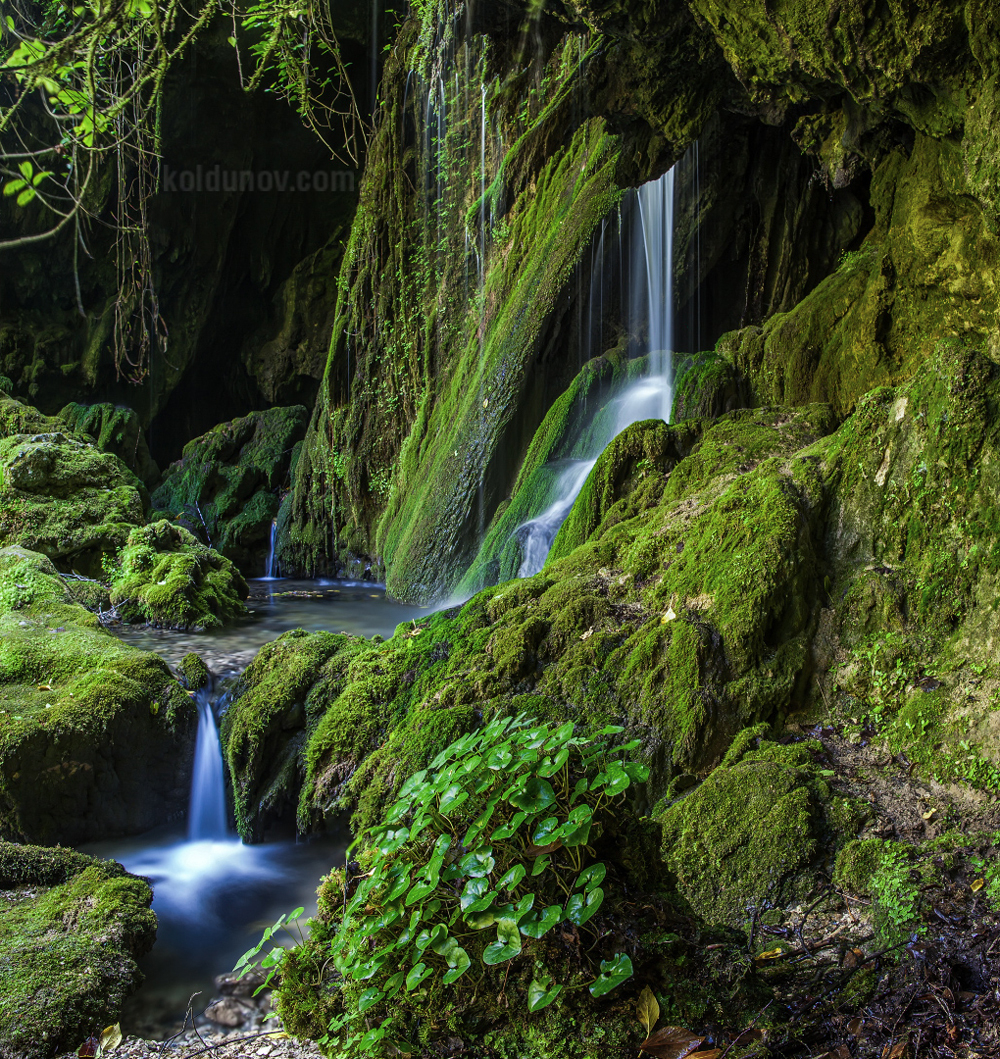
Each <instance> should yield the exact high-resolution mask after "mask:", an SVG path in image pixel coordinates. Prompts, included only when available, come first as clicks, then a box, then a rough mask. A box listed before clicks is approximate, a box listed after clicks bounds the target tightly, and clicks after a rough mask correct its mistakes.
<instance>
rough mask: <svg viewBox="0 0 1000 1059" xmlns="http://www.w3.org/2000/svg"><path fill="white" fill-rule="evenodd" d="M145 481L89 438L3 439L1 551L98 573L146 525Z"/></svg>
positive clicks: (37, 436) (19, 436) (0, 451)
mask: <svg viewBox="0 0 1000 1059" xmlns="http://www.w3.org/2000/svg"><path fill="white" fill-rule="evenodd" d="M144 493H145V490H144V489H143V487H142V485H141V483H140V482H139V481H138V479H136V477H135V475H133V474H132V472H131V471H129V470H128V469H127V468H126V467H125V465H124V464H123V463H122V462H121V460H119V459H118V457H117V456H114V455H113V454H111V453H105V452H101V451H100V450H99V449H98V448H97V447H96V445H94V444H93V442H92V440H91V439H90V438H89V437H86V436H77V435H67V434H63V433H51V434H33V435H25V434H15V435H12V436H9V437H7V438H3V439H0V545H4V544H21V545H24V546H25V547H26V548H30V549H32V550H33V551H38V552H41V553H42V554H44V555H47V556H49V558H51V559H52V560H54V561H55V562H56V563H57V564H58V565H60V566H62V567H63V568H64V569H70V568H76V569H78V570H79V571H80V572H81V573H99V572H100V569H101V565H100V564H101V558H102V556H103V554H104V553H105V552H107V551H114V550H115V549H117V548H119V547H121V546H122V545H123V544H124V543H125V539H126V537H127V536H128V534H129V532H130V531H131V530H132V529H133V527H135V526H137V525H140V524H141V523H143V522H144V521H145V514H144V513H145V507H144Z"/></svg>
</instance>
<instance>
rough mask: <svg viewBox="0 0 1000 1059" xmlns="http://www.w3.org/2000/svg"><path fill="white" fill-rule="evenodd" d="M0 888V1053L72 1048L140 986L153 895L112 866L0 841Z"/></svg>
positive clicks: (35, 1056) (37, 1055)
mask: <svg viewBox="0 0 1000 1059" xmlns="http://www.w3.org/2000/svg"><path fill="white" fill-rule="evenodd" d="M0 891H3V893H2V896H0V912H2V914H0V1052H3V1053H4V1054H9V1055H18V1056H24V1057H25V1059H48V1057H50V1056H52V1055H56V1054H59V1053H62V1052H64V1051H68V1050H74V1049H75V1048H76V1047H77V1046H78V1045H79V1044H80V1043H81V1042H82V1041H83V1040H84V1039H86V1038H87V1037H88V1036H90V1035H91V1034H92V1033H94V1032H98V1033H99V1032H100V1030H101V1029H102V1028H103V1027H104V1026H106V1025H108V1024H109V1023H113V1022H115V1021H116V1020H117V1018H118V1015H119V1012H120V1010H121V1006H122V1003H123V1002H124V1000H125V999H126V997H127V996H128V995H129V994H130V993H132V992H133V991H134V990H135V989H136V988H137V987H138V985H139V983H140V982H141V981H142V974H141V973H140V971H139V969H138V967H137V965H136V963H135V958H136V957H138V956H142V955H144V954H145V953H146V952H147V951H148V950H149V949H150V948H151V946H152V944H153V939H154V937H155V934H156V917H155V916H154V915H153V913H152V912H151V911H150V910H149V906H150V902H151V901H152V897H153V894H152V890H151V889H150V887H149V885H148V883H147V882H146V881H145V880H142V879H138V878H136V877H135V876H131V875H127V874H126V873H125V871H124V869H122V867H121V865H119V864H116V863H115V862H114V861H96V860H94V859H93V858H91V857H85V856H83V855H82V854H78V853H73V852H72V851H69V850H62V849H59V850H52V849H44V848H42V847H39V846H18V845H13V844H11V843H7V842H0Z"/></svg>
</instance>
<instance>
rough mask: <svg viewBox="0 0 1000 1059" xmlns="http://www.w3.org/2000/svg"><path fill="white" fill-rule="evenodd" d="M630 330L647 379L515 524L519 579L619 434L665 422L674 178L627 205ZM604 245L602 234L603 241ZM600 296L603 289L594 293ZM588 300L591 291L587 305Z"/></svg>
mask: <svg viewBox="0 0 1000 1059" xmlns="http://www.w3.org/2000/svg"><path fill="white" fill-rule="evenodd" d="M632 207H633V209H632V217H633V236H632V252H633V260H632V269H631V277H630V286H631V299H632V304H631V306H630V315H631V319H630V325H631V327H632V330H633V333H638V332H644V333H645V337H646V342H645V345H646V350H647V352H648V355H649V360H648V366H647V370H646V373H645V374H644V375H643V376H642V377H641V378H639V379H637V380H636V381H635V382H633V383H632V384H631V385H630V386H628V387H626V388H625V389H624V390H623V391H622V392H621V393H619V394H618V395H617V396H616V397H614V398H613V399H612V400H610V401H609V402H608V403H607V404H606V405H605V406H604V407H603V408H601V409H599V410H598V411H597V412H596V413H595V415H594V418H593V420H592V422H591V424H590V426H589V429H588V431H587V437H586V443H585V446H584V447H585V448H586V453H585V454H584V455H583V456H582V458H580V459H573V460H566V461H564V462H565V466H563V467H562V469H561V470H560V471H559V473H558V476H557V478H556V481H555V484H554V486H553V489H552V493H551V494H550V495H551V497H552V500H551V503H550V504H549V507H548V508H546V509H545V511H543V512H542V513H541V514H540V515H538V516H536V517H535V518H533V519H530V520H528V521H527V522H524V523H522V524H521V525H520V526H519V527H518V529H517V531H516V532H517V534H518V537H519V539H520V543H521V556H522V559H521V566H520V569H519V570H518V572H517V573H518V577H531V576H532V575H534V574H537V573H538V572H539V571H540V570H541V569H542V567H543V566H544V565H545V560H546V558H547V557H548V554H549V550H550V549H551V547H552V542H553V541H554V540H555V536H556V534H557V533H558V532H559V527H560V526H561V525H562V524H563V522H564V521H565V519H566V516H567V515H568V514H569V512H570V508H572V506H573V503H574V501H575V500H576V498H577V497H578V496H579V495H580V491H581V490H582V489H583V486H584V484H585V483H586V481H587V477H588V475H589V474H590V472H591V470H592V469H593V467H594V464H596V463H597V460H598V458H599V456H600V455H601V453H602V452H603V451H604V450H605V449H606V448H607V446H608V445H609V444H610V443H611V441H612V440H613V439H614V438H615V437H616V436H617V435H618V434H620V433H621V432H622V431H623V430H624V429H625V428H626V427H628V426H631V425H632V424H633V423H638V422H639V421H640V420H643V419H662V420H664V421H665V422H667V423H669V422H670V410H671V407H672V405H673V357H672V352H671V350H672V345H673V326H674V320H673V317H674V312H673V249H674V170H673V169H671V170H670V171H669V172H666V173H664V174H663V176H661V177H660V178H659V180H652V181H650V182H649V183H648V184H644V185H643V186H642V187H641V188H639V189H638V191H636V193H635V198H634V202H633V203H632ZM602 240H603V233H602ZM601 290H603V286H601ZM593 296H594V288H593V284H592V285H591V299H593Z"/></svg>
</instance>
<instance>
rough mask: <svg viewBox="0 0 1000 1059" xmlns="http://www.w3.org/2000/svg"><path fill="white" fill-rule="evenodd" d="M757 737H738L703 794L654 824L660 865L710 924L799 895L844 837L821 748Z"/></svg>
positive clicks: (744, 917)
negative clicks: (819, 759) (832, 809)
mask: <svg viewBox="0 0 1000 1059" xmlns="http://www.w3.org/2000/svg"><path fill="white" fill-rule="evenodd" d="M761 732H762V729H759V728H758V729H755V730H753V729H752V730H749V731H748V732H746V733H743V734H742V735H741V736H740V737H739V738H738V739H737V740H736V741H735V742H734V744H733V746H732V748H731V749H730V751H729V753H728V754H727V755H726V757H725V759H724V760H723V762H722V764H721V765H719V767H718V768H716V769H715V770H714V771H713V772H712V773H711V774H710V775H709V776H708V778H707V779H706V780H705V781H704V782H703V783H702V784H701V785H700V786H698V787H697V788H696V789H695V790H693V791H691V792H690V793H688V794H686V795H684V796H683V797H682V798H680V799H678V800H677V801H675V802H674V803H673V804H672V805H670V806H669V807H668V808H666V809H665V810H663V811H662V813H660V814H659V816H658V819H659V822H660V823H661V824H662V826H663V859H664V863H665V864H666V865H667V867H668V868H669V869H670V871H671V872H672V873H673V875H674V877H675V879H676V881H677V887H678V889H679V890H680V892H681V893H682V894H683V895H684V897H685V898H687V900H688V901H689V903H690V904H691V907H692V908H694V910H695V911H696V912H697V913H698V914H699V915H700V916H703V917H704V918H705V919H706V920H707V921H708V922H710V923H717V924H730V925H732V926H741V925H743V924H745V923H746V922H748V921H749V920H752V919H753V917H754V914H755V910H756V911H758V912H759V911H761V910H762V909H764V908H765V907H782V906H785V905H787V904H788V903H790V902H791V901H793V900H794V899H795V898H800V897H803V896H805V893H806V892H807V891H808V890H809V889H811V888H812V886H813V882H814V872H813V871H810V869H811V868H815V867H817V865H816V863H815V862H816V861H817V860H820V859H821V857H822V855H823V854H825V853H826V852H827V851H828V850H829V849H832V848H834V846H835V844H836V842H837V840H838V839H839V838H840V837H841V836H838V835H837V834H836V831H835V829H834V828H833V827H832V826H831V823H832V819H828V817H827V811H826V810H827V807H828V805H829V803H830V800H831V794H830V789H829V787H828V786H827V784H826V783H825V782H824V781H823V779H822V777H821V776H820V774H819V773H820V769H819V766H818V765H816V764H815V761H814V755H815V752H816V751H818V750H819V749H821V748H820V745H819V744H818V743H813V744H808V743H799V744H794V745H790V746H781V745H778V744H777V743H768V742H763V741H760V740H759V736H760V735H761ZM835 816H836V814H834V813H831V814H830V817H831V818H833V817H835ZM855 833H856V830H855ZM854 837H855V834H847V835H846V838H847V839H848V840H851V839H853V838H854Z"/></svg>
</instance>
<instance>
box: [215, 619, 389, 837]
mask: <svg viewBox="0 0 1000 1059" xmlns="http://www.w3.org/2000/svg"><path fill="white" fill-rule="evenodd" d="M368 647H369V645H368V644H367V643H366V642H365V641H363V640H358V639H356V638H354V637H350V636H346V635H336V634H334V633H328V632H318V633H306V632H303V631H302V630H301V629H298V630H295V631H294V632H288V633H285V634H284V635H283V636H280V637H279V638H278V639H277V640H275V641H274V643H270V644H267V645H265V646H264V647H262V648H261V650H260V651H259V652H258V653H257V655H256V657H255V658H254V660H253V662H251V664H250V666H249V667H248V668H247V670H246V672H245V673H244V674H243V675H242V676H241V677H240V679H239V682H238V683H237V685H236V687H235V688H234V690H233V697H232V702H231V704H230V705H229V706H228V707H227V709H226V712H225V713H224V714H223V718H222V731H221V735H222V742H223V745H224V747H225V756H226V764H227V766H228V768H229V775H230V778H231V779H232V786H233V801H234V806H235V812H236V826H237V829H238V830H239V832H240V834H241V835H242V836H243V837H244V838H245V839H248V840H259V839H260V838H261V836H262V835H263V832H264V830H265V829H266V828H267V826H268V825H269V824H271V823H274V822H276V821H277V820H278V819H279V818H280V817H281V816H282V815H294V812H295V809H296V801H297V797H298V792H299V789H300V788H301V785H302V781H303V779H304V777H305V770H306V762H305V751H306V745H307V742H308V738H309V736H310V735H311V734H312V733H313V732H314V731H315V729H316V725H317V723H318V722H319V719H320V717H322V715H323V713H324V712H325V710H326V707H327V705H328V703H329V702H330V700H331V699H333V698H336V696H337V694H338V693H339V691H341V690H342V689H343V687H344V684H345V680H344V669H345V662H346V660H347V659H348V658H350V657H351V656H352V655H353V654H356V653H357V652H358V651H362V650H366V649H368ZM362 738H363V736H362ZM355 764H357V762H355ZM344 771H345V773H346V772H347V771H349V766H348V767H346V768H345V770H344Z"/></svg>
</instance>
